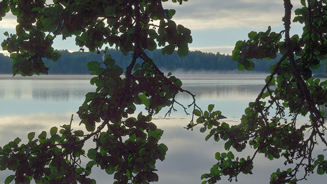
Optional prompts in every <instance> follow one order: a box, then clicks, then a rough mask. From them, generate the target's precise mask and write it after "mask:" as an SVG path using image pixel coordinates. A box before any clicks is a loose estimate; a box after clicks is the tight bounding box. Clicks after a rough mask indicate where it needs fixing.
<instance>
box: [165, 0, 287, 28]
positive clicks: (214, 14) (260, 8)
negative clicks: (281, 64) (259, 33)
mask: <svg viewBox="0 0 327 184" xmlns="http://www.w3.org/2000/svg"><path fill="white" fill-rule="evenodd" d="M165 8H174V9H176V12H177V13H176V15H175V17H174V20H175V21H176V22H178V23H180V24H183V25H184V26H186V27H188V28H190V29H193V30H194V29H217V28H238V27H253V28H262V27H267V25H271V26H275V25H280V24H281V20H282V17H283V13H284V12H283V11H284V10H283V4H282V1H268V0H234V1H230V0H220V1H217V0H205V1H189V2H185V3H183V5H182V6H177V5H176V4H174V5H172V4H170V3H167V6H166V7H165Z"/></svg>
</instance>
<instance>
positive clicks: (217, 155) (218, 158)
mask: <svg viewBox="0 0 327 184" xmlns="http://www.w3.org/2000/svg"><path fill="white" fill-rule="evenodd" d="M215 158H216V160H221V157H220V153H219V152H217V153H216V154H215Z"/></svg>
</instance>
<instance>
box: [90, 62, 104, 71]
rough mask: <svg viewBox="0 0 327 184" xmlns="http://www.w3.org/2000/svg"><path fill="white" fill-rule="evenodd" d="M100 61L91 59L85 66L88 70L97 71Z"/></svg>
mask: <svg viewBox="0 0 327 184" xmlns="http://www.w3.org/2000/svg"><path fill="white" fill-rule="evenodd" d="M100 65H101V64H100V63H99V62H97V61H91V62H89V63H88V64H87V68H88V69H89V70H90V71H95V72H97V71H99V68H100Z"/></svg>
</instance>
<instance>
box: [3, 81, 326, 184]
mask: <svg viewBox="0 0 327 184" xmlns="http://www.w3.org/2000/svg"><path fill="white" fill-rule="evenodd" d="M75 77H76V76H75ZM88 77H89V76H88ZM193 77H194V78H191V77H190V76H188V77H186V78H185V76H184V80H183V78H182V81H183V87H184V88H185V89H187V90H189V91H191V92H192V93H194V94H195V95H196V97H197V103H198V104H199V106H200V107H201V108H203V109H206V108H207V106H208V104H215V109H219V110H221V111H222V113H223V115H225V116H226V117H227V119H224V121H225V122H227V123H229V124H237V123H239V122H240V117H241V115H242V114H243V113H244V109H245V108H246V107H247V105H248V103H249V102H250V101H253V100H255V98H256V95H257V94H258V92H259V91H260V90H261V88H262V86H263V84H264V75H259V76H251V77H249V76H247V77H240V76H238V78H235V76H234V75H229V76H223V75H219V76H217V77H216V78H208V77H203V76H202V77H199V76H193ZM60 78H61V80H53V79H51V80H49V79H47V78H42V80H31V79H27V80H12V79H11V78H7V79H6V80H0V125H1V126H0V146H2V145H4V144H6V143H8V142H9V141H11V140H13V139H15V138H16V137H20V138H21V139H22V143H24V142H26V141H27V134H28V132H31V131H35V132H36V134H38V133H40V132H41V131H43V130H45V131H47V132H48V133H49V130H50V128H51V127H53V126H60V125H63V124H69V122H70V118H71V114H74V121H73V129H74V130H77V129H83V128H84V127H79V126H78V124H79V119H78V117H77V115H76V113H75V112H76V111H77V110H78V108H79V106H80V105H81V104H82V102H83V101H84V98H85V94H86V93H87V92H90V91H94V90H95V86H91V85H90V83H89V80H88V79H89V78H85V76H84V78H83V76H82V77H81V78H78V77H76V78H71V79H70V80H62V79H63V77H62V76H61V77H59V79H60ZM82 78H83V80H81V79H82ZM249 78H251V80H250V79H249ZM0 79H1V77H0ZM199 79H201V80H199ZM177 99H178V100H179V101H180V102H181V103H182V104H184V105H188V104H189V103H191V97H190V96H189V95H187V94H186V93H182V94H179V95H178V97H177ZM140 110H142V109H140ZM167 110H168V109H163V111H162V113H160V114H158V115H156V116H154V118H153V122H154V123H156V125H157V126H158V128H161V129H163V130H164V134H163V136H162V139H161V141H160V142H162V143H165V144H166V145H167V146H168V152H167V155H166V159H165V160H164V162H161V161H158V162H157V169H158V171H157V173H158V175H159V182H158V183H159V184H170V183H174V184H185V183H187V184H193V183H194V184H195V183H201V179H200V177H201V175H202V174H204V173H207V172H209V171H210V168H211V167H212V165H213V164H214V163H216V160H215V157H214V155H215V152H217V151H219V152H220V151H224V150H223V147H224V142H218V143H216V142H214V141H213V140H208V141H205V136H206V133H200V132H199V128H200V127H195V129H194V130H193V131H190V130H186V129H185V128H183V127H185V126H186V125H187V124H188V123H189V122H190V120H191V116H186V115H185V113H184V112H183V110H182V109H181V108H178V112H174V113H172V115H171V116H169V117H165V116H164V115H165V113H166V112H167ZM143 111H144V110H143ZM189 112H191V109H189ZM86 146H87V147H88V148H89V147H90V144H86ZM252 153H253V151H252V150H250V149H248V150H246V151H245V152H242V153H236V154H237V156H242V157H247V156H248V155H252ZM283 166H284V165H283V161H275V160H274V161H269V160H267V159H265V158H263V156H262V155H260V156H259V157H258V158H257V159H256V160H255V165H254V172H253V173H254V174H253V175H240V176H239V177H238V180H239V183H242V184H261V183H268V181H269V177H270V174H271V173H272V172H273V171H275V170H276V169H277V168H278V167H283ZM6 176H8V172H7V171H5V172H1V173H0V182H2V181H1V180H3V178H5V177H6ZM92 177H93V178H95V179H96V180H97V183H99V184H104V183H113V177H112V176H108V175H107V174H106V173H105V172H104V171H102V170H100V169H99V168H95V169H94V170H93V172H92ZM309 181H310V183H321V181H324V180H322V177H320V176H317V175H314V176H312V177H309ZM219 183H226V184H227V183H230V182H228V180H227V178H224V179H223V180H222V182H219ZM232 183H236V182H235V181H233V182H232Z"/></svg>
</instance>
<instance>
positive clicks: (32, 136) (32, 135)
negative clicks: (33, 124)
mask: <svg viewBox="0 0 327 184" xmlns="http://www.w3.org/2000/svg"><path fill="white" fill-rule="evenodd" d="M34 136H35V132H30V133H28V135H27V138H28V140H29V141H31V140H32V139H33V138H34Z"/></svg>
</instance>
